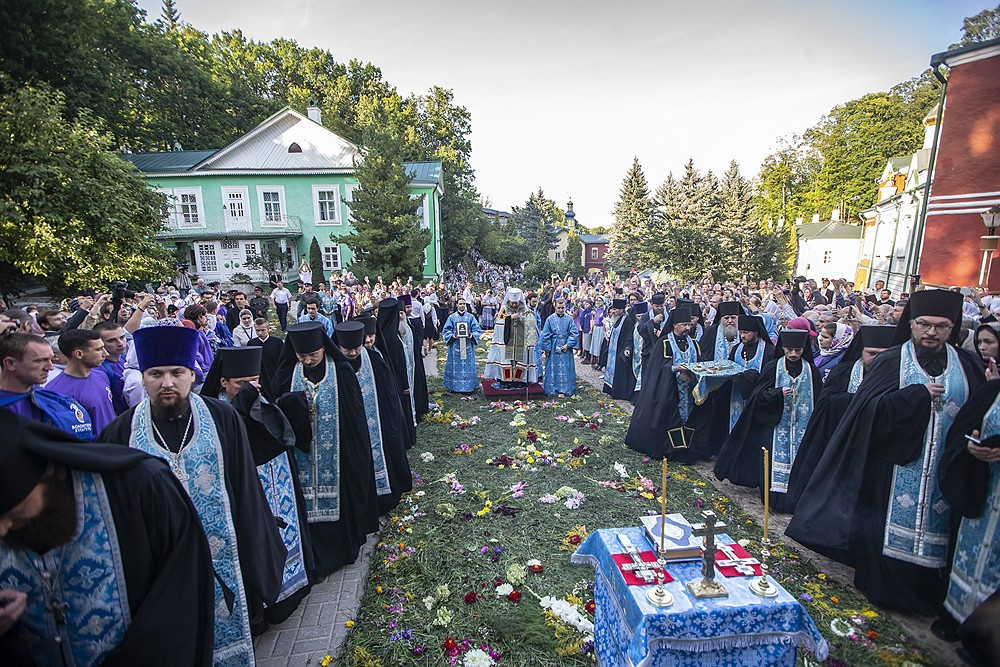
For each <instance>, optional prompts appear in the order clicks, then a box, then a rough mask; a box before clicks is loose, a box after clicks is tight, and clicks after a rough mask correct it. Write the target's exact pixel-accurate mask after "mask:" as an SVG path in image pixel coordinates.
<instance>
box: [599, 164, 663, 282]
mask: <svg viewBox="0 0 1000 667" xmlns="http://www.w3.org/2000/svg"><path fill="white" fill-rule="evenodd" d="M654 216H655V208H654V205H653V200H652V199H651V198H650V194H649V184H648V183H647V182H646V175H645V174H644V173H643V172H642V165H640V164H639V158H633V160H632V166H631V168H629V170H628V173H627V174H626V175H625V179H624V180H623V181H622V187H621V191H620V194H619V196H618V201H617V202H616V203H615V209H614V222H613V223H612V225H611V232H610V234H609V236H610V237H611V238H610V242H609V243H608V252H609V255H610V261H611V262H613V263H614V264H615V265H616V266H621V267H625V268H636V269H642V268H645V267H651V266H655V265H657V264H658V259H659V258H658V257H656V256H655V254H654V253H653V252H651V251H650V246H651V239H652V238H653V233H654V224H655V220H654Z"/></svg>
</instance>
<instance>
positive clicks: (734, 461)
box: [715, 343, 823, 513]
mask: <svg viewBox="0 0 1000 667" xmlns="http://www.w3.org/2000/svg"><path fill="white" fill-rule="evenodd" d="M758 344H759V343H758ZM779 349H780V348H779ZM782 358H783V357H779V358H777V359H774V360H773V361H769V362H768V363H766V364H765V365H764V367H763V368H762V369H761V371H760V377H759V378H758V380H757V385H756V386H755V387H754V389H753V392H752V393H751V394H750V399H749V401H747V404H746V407H745V408H744V409H743V413H742V414H740V418H739V419H738V420H737V422H736V425H735V426H733V432H732V433H730V434H729V437H728V438H726V442H725V444H724V445H722V449H721V450H720V451H719V458H718V459H716V461H715V476H716V477H718V478H719V479H728V480H729V481H731V482H732V483H733V484H737V485H739V486H747V487H750V488H757V489H758V490H759V491H760V497H761V499H763V498H764V458H763V456H762V455H761V451H760V450H761V447H766V448H767V451H768V452H769V453H770V452H771V447H772V445H773V439H774V427H775V426H777V425H778V424H779V423H780V422H781V415H782V410H783V409H784V406H785V397H784V395H783V393H782V391H781V389H780V388H779V387H775V386H774V383H775V379H776V377H777V367H778V362H779V361H781V359H782ZM800 363H801V370H800V371H799V373H809V374H810V376H811V378H812V395H813V408H814V409H815V406H816V399H817V397H818V396H819V393H820V390H821V389H822V386H823V380H822V379H821V378H820V375H819V371H817V370H816V367H815V366H813V365H812V364H811V363H810V362H809V361H808V360H807V359H802V360H801V361H800ZM795 365H796V364H794V362H786V369H787V370H788V374H789V375H792V373H793V372H794V370H795ZM799 373H796V374H795V375H794V376H793V377H799ZM803 428H804V425H803ZM769 455H770V454H769ZM793 463H794V462H793ZM769 495H770V502H771V509H772V510H773V511H775V512H783V513H784V512H788V511H789V510H788V508H787V507H786V505H785V498H786V495H785V494H784V493H775V492H774V491H772V492H771V493H770V494H769Z"/></svg>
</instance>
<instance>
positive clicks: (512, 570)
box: [507, 563, 528, 586]
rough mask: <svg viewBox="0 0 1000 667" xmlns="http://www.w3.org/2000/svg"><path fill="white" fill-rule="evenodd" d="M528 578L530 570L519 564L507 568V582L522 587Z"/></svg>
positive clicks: (512, 564)
mask: <svg viewBox="0 0 1000 667" xmlns="http://www.w3.org/2000/svg"><path fill="white" fill-rule="evenodd" d="M527 578H528V570H527V568H526V567H524V566H523V565H521V564H519V563H511V564H510V565H508V566H507V581H509V582H510V583H512V584H514V585H515V586H520V585H521V584H523V583H524V582H525V580H526V579H527Z"/></svg>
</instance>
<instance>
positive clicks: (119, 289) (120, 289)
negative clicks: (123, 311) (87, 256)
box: [108, 280, 135, 300]
mask: <svg viewBox="0 0 1000 667" xmlns="http://www.w3.org/2000/svg"><path fill="white" fill-rule="evenodd" d="M108 288H109V289H110V290H111V296H113V297H114V298H115V299H119V300H121V299H131V298H134V297H135V291H134V290H130V289H129V288H128V283H127V282H125V281H124V280H116V281H114V282H112V283H110V284H109V285H108Z"/></svg>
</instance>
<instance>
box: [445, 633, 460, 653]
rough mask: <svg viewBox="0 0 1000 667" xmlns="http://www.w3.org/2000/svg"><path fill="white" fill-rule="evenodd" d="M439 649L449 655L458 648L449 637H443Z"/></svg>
mask: <svg viewBox="0 0 1000 667" xmlns="http://www.w3.org/2000/svg"><path fill="white" fill-rule="evenodd" d="M441 648H442V649H443V650H444V651H445V652H446V653H450V652H451V651H454V650H455V649H457V648H458V643H457V642H456V641H455V640H454V639H452V638H451V637H445V640H444V641H443V642H441Z"/></svg>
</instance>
